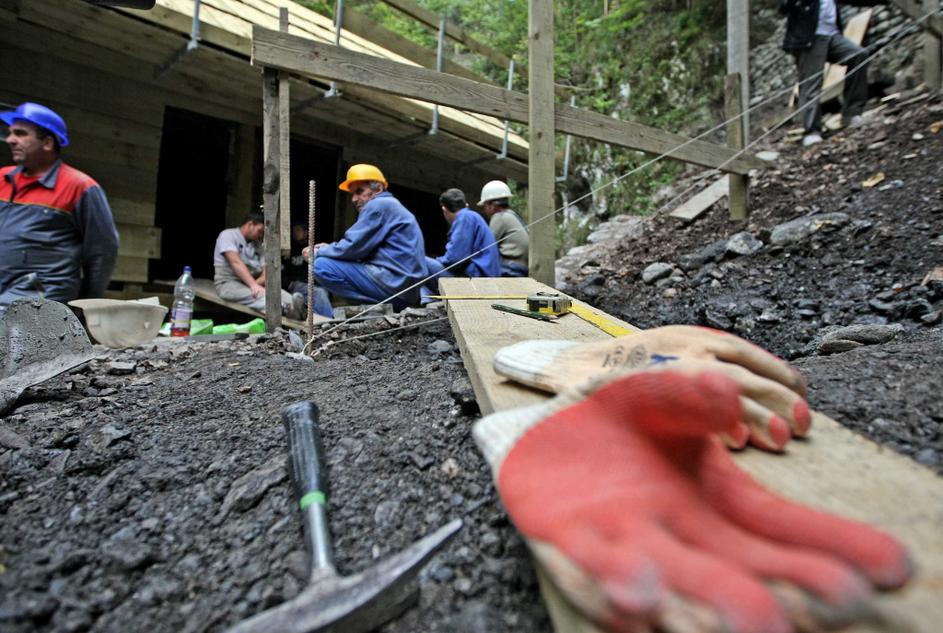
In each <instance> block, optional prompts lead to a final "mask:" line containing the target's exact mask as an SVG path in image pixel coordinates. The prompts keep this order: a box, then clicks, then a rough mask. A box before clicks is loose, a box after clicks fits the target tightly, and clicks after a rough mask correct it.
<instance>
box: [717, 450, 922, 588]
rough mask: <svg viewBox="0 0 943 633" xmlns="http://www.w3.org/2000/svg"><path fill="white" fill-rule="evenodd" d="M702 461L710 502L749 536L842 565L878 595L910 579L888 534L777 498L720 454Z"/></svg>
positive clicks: (907, 564)
mask: <svg viewBox="0 0 943 633" xmlns="http://www.w3.org/2000/svg"><path fill="white" fill-rule="evenodd" d="M705 461H709V462H710V468H707V469H705V470H704V471H703V473H702V475H703V480H702V485H703V488H704V491H705V494H706V495H707V499H708V502H709V503H710V504H711V505H712V506H713V507H714V508H716V509H717V510H718V511H719V512H721V513H722V514H723V515H725V516H727V517H728V518H729V519H730V520H732V521H734V522H735V523H737V524H738V525H740V526H741V527H743V528H744V529H746V530H747V531H749V532H753V533H755V534H759V535H763V536H766V537H767V538H770V539H774V540H776V541H779V542H782V543H788V544H791V545H797V546H800V547H804V548H810V549H814V550H818V551H820V552H822V553H824V554H828V555H831V556H834V557H836V558H839V559H841V560H844V561H845V562H847V563H848V564H850V565H852V566H854V567H855V568H856V569H858V570H860V571H861V572H862V573H863V574H864V576H865V577H867V578H868V580H870V581H871V582H872V583H873V584H874V585H875V586H877V587H879V588H882V589H891V588H895V587H899V586H901V585H903V584H904V583H905V582H907V580H908V579H909V578H910V577H911V576H912V575H913V563H912V562H911V561H910V558H909V556H908V555H907V551H906V550H905V549H904V547H903V546H902V545H901V544H900V543H899V542H898V541H897V540H895V539H894V538H892V537H890V536H888V535H887V534H884V533H883V532H880V531H878V530H876V529H874V528H872V527H870V526H868V525H865V524H863V523H859V522H857V521H850V520H848V519H842V518H840V517H837V516H834V515H831V514H828V513H825V512H821V511H818V510H813V509H811V508H807V507H804V506H801V505H798V504H796V503H792V502H791V501H787V500H785V499H783V498H781V497H777V496H776V495H774V494H772V493H770V492H768V491H767V490H765V489H764V488H762V487H761V486H760V485H759V484H758V483H756V481H754V480H753V479H752V478H750V477H749V476H748V475H747V474H746V473H744V472H743V471H741V470H740V469H739V468H737V466H736V465H735V464H734V463H733V461H732V460H731V459H730V456H729V455H728V454H727V453H726V452H725V451H723V450H712V451H711V454H710V455H709V456H708V458H707V459H706V460H705Z"/></svg>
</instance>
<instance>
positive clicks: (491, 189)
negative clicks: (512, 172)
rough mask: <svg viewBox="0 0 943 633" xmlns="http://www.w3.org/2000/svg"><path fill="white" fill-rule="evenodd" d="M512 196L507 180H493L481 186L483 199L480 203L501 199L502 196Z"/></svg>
mask: <svg viewBox="0 0 943 633" xmlns="http://www.w3.org/2000/svg"><path fill="white" fill-rule="evenodd" d="M510 197H511V188H510V187H508V184H507V183H506V182H504V181H503V180H492V181H491V182H489V183H486V184H485V186H484V187H482V188H481V200H479V201H478V204H479V205H482V204H484V203H486V202H490V201H491V200H501V199H502V198H510Z"/></svg>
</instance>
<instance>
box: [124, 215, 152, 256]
mask: <svg viewBox="0 0 943 633" xmlns="http://www.w3.org/2000/svg"><path fill="white" fill-rule="evenodd" d="M115 226H116V228H117V229H118V237H120V238H121V245H120V247H119V248H118V254H119V255H128V256H131V257H144V258H150V259H159V258H160V234H161V230H160V229H159V228H157V227H153V226H139V225H137V224H123V223H120V222H119V223H116V224H115Z"/></svg>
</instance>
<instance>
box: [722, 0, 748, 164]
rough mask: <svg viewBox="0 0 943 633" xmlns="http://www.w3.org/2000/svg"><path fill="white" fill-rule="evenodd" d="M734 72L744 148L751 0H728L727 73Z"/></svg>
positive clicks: (746, 132)
mask: <svg viewBox="0 0 943 633" xmlns="http://www.w3.org/2000/svg"><path fill="white" fill-rule="evenodd" d="M733 73H737V74H739V75H740V103H741V104H743V105H742V110H743V132H744V133H743V143H744V145H742V146H740V147H737V148H736V149H743V148H744V147H746V144H747V143H748V142H749V136H750V118H749V112H748V111H747V110H748V107H749V106H748V105H747V104H749V103H750V0H727V74H733ZM727 118H728V119H729V118H730V117H729V115H728V117H727ZM728 145H729V143H728ZM730 147H733V146H732V145H730Z"/></svg>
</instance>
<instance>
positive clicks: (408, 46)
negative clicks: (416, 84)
mask: <svg viewBox="0 0 943 633" xmlns="http://www.w3.org/2000/svg"><path fill="white" fill-rule="evenodd" d="M344 30H347V31H350V32H351V33H356V34H357V35H359V36H361V37H364V38H366V39H368V40H370V41H372V42H376V43H377V44H379V45H380V46H382V47H383V48H385V49H387V50H389V51H392V52H394V53H396V54H397V55H401V56H402V57H405V58H406V59H408V60H410V61H413V62H416V63H417V64H419V65H420V66H423V67H425V68H435V65H436V53H435V51H433V50H430V49H428V48H426V47H425V46H420V45H419V44H416V43H415V42H413V41H412V40H410V39H407V38H405V37H403V36H402V35H400V34H399V33H396V32H394V31H391V30H389V29H387V28H386V27H383V26H380V25H379V24H377V23H376V22H374V21H373V20H370V19H369V18H367V17H366V16H364V15H362V14H360V13H358V12H356V11H354V10H353V9H351V8H350V7H347V6H345V7H344ZM442 70H443V71H445V72H447V73H449V74H450V75H456V76H458V77H465V78H466V79H474V80H475V81H487V79H485V78H484V77H482V76H481V75H478V74H476V73H474V72H472V71H471V70H468V69H467V68H465V67H464V66H462V65H461V64H457V63H455V62H453V61H452V60H450V59H444V60H442Z"/></svg>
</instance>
